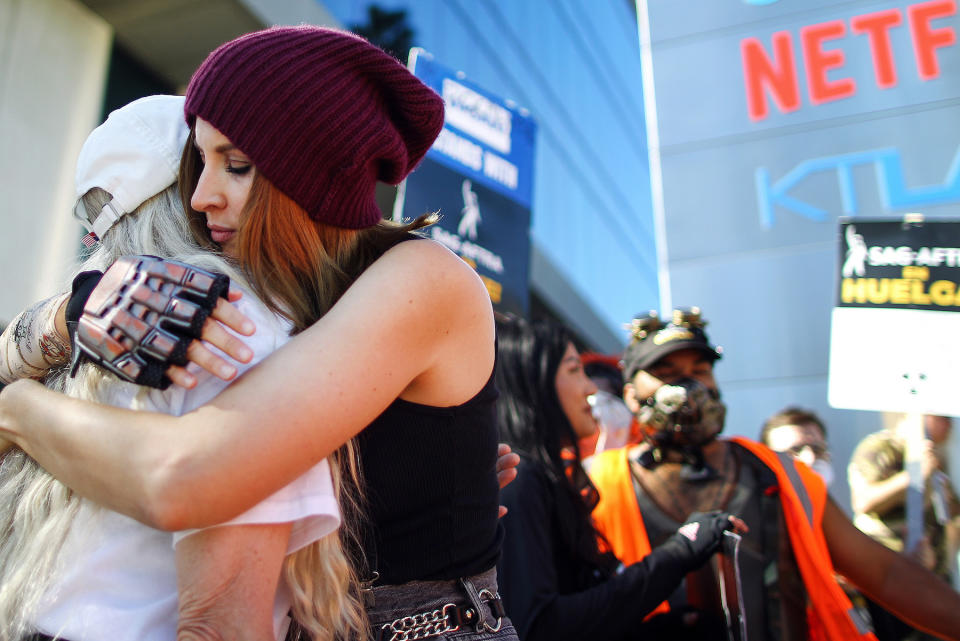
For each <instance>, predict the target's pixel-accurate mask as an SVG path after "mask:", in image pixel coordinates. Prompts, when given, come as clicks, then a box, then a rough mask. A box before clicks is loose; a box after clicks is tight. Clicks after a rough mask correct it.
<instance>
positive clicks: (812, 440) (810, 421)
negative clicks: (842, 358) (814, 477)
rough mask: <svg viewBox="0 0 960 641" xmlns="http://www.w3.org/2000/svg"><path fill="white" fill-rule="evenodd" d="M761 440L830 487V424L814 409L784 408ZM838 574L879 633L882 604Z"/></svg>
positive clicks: (849, 595)
mask: <svg viewBox="0 0 960 641" xmlns="http://www.w3.org/2000/svg"><path fill="white" fill-rule="evenodd" d="M760 442H761V443H763V444H764V445H766V446H767V447H769V448H770V449H771V450H773V451H774V452H783V453H784V454H788V455H790V456H792V457H793V458H794V459H795V460H797V461H801V462H802V463H804V464H805V465H807V467H809V468H810V469H811V470H813V471H814V472H816V473H817V474H818V475H819V476H820V478H821V479H823V484H824V485H826V486H827V488H828V489H829V488H830V485H831V484H832V483H833V479H834V473H833V464H832V462H831V459H832V457H831V454H830V446H829V445H828V444H827V428H826V426H825V425H824V424H823V421H822V420H821V419H820V417H819V416H817V415H816V414H815V413H814V412H812V411H810V410H806V409H803V408H802V407H796V406H789V407H785V408H783V409H782V410H780V411H779V412H777V413H776V414H774V415H773V416H771V417H770V418H768V419H767V420H766V421H765V422H764V424H763V428H762V429H761V430H760ZM836 578H837V581H838V582H839V583H840V586H841V587H842V588H843V591H844V592H845V593H846V595H847V598H848V599H850V602H851V603H852V604H853V605H854V607H855V608H857V611H858V612H859V613H860V615H861V616H862V617H863V618H864V620H865V621H870V623H871V627H872V628H873V629H874V632H875V633H877V629H876V626H874V625H873V619H874V615H873V613H872V607H879V606H875V604H873V605H872V604H871V603H870V601H869V600H868V599H866V598H865V597H864V596H863V595H862V594H860V592H858V591H857V590H856V588H854V587H853V586H852V585H850V583H849V582H848V581H847V580H846V579H844V578H843V577H842V576H839V575H837V577H836ZM881 641H883V639H882V638H881Z"/></svg>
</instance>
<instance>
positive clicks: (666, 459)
mask: <svg viewBox="0 0 960 641" xmlns="http://www.w3.org/2000/svg"><path fill="white" fill-rule="evenodd" d="M705 325H706V323H705V322H704V321H703V319H702V318H701V316H700V313H699V310H698V309H696V308H692V309H690V310H676V311H675V312H674V313H673V317H672V318H671V319H670V321H669V322H666V323H664V322H662V321H661V320H660V319H659V318H658V317H657V315H656V314H654V313H651V314H650V315H647V316H645V317H641V318H638V319H635V320H634V322H633V324H632V328H631V329H632V340H631V342H630V344H629V345H628V347H627V349H626V351H625V352H624V357H623V362H624V400H625V401H626V402H627V404H628V406H629V407H630V408H631V410H632V411H634V412H635V414H636V415H637V420H638V422H640V423H641V426H642V427H643V428H644V430H645V441H644V442H643V443H641V444H640V445H637V446H633V447H629V448H625V449H620V450H610V451H607V452H601V453H600V454H598V455H596V456H595V457H594V460H593V462H592V465H591V468H590V475H591V477H592V479H593V482H594V484H595V485H596V487H597V490H598V491H599V493H600V503H599V504H598V505H597V508H596V509H595V510H594V512H593V517H594V520H595V523H596V525H597V527H598V529H599V530H600V531H601V532H602V533H603V534H604V536H605V537H606V539H607V541H608V542H609V543H610V545H611V546H612V548H613V551H614V553H615V554H616V555H617V556H618V557H619V558H620V560H621V561H623V562H624V563H632V562H635V561H636V560H638V559H640V558H643V556H644V555H646V554H647V553H648V552H649V550H650V549H651V546H653V547H655V546H656V545H657V544H658V543H659V542H660V540H661V539H662V537H664V536H666V535H667V534H668V533H670V532H673V531H675V530H676V528H677V527H678V525H680V524H681V523H683V521H684V520H685V518H686V516H687V515H688V514H690V513H692V512H695V511H707V510H714V509H723V510H725V511H727V512H730V513H732V514H735V515H736V516H739V517H740V518H741V519H743V520H744V521H745V522H746V523H747V525H749V526H750V531H749V532H748V533H747V534H746V535H744V536H743V540H742V543H741V546H740V551H739V564H738V565H739V571H740V579H741V590H742V600H741V604H742V605H743V606H744V607H743V614H744V616H745V619H746V629H747V633H748V634H747V637H748V638H749V639H750V641H766V640H774V639H777V640H782V641H793V640H801V639H802V640H807V639H811V638H815V639H816V638H819V639H824V638H825V639H830V640H836V641H840V640H843V641H847V640H849V639H865V640H871V641H872V640H873V639H875V637H874V636H873V634H872V633H871V632H870V630H869V627H868V626H867V625H866V623H865V622H864V621H863V620H862V619H861V618H860V617H859V615H858V614H857V613H856V612H855V610H854V609H853V608H852V606H851V603H850V600H849V599H848V598H847V597H846V595H845V594H844V592H843V590H842V589H841V588H840V587H839V586H838V585H837V582H836V580H835V579H834V572H835V571H837V572H840V573H841V574H843V575H844V576H846V577H847V578H848V579H849V580H850V581H851V582H852V583H853V584H854V585H856V586H857V587H858V588H860V589H861V590H863V591H864V592H865V593H867V594H868V595H870V596H871V597H872V598H874V599H876V600H878V601H880V602H882V603H884V605H885V606H886V607H888V608H890V609H892V610H895V611H897V612H898V613H900V615H901V616H903V617H906V618H908V619H910V620H911V621H913V622H914V623H915V624H916V625H917V626H919V627H923V628H926V629H929V630H931V631H934V632H936V633H937V634H940V635H941V636H943V637H944V638H945V639H960V611H958V610H957V608H960V596H958V595H957V594H956V593H954V592H952V591H951V590H949V589H948V588H946V586H945V585H944V584H943V583H942V582H939V581H936V580H934V577H933V576H932V575H931V574H930V573H929V572H927V571H925V570H924V569H923V568H922V567H920V566H919V565H917V564H914V563H912V562H910V561H906V560H904V559H903V558H902V557H899V556H898V555H896V554H894V553H892V552H890V551H889V550H887V549H886V548H884V547H883V546H881V545H878V544H876V543H875V542H873V541H872V540H870V539H869V538H868V537H866V536H864V535H863V534H861V533H860V532H859V531H858V530H857V529H856V528H854V527H853V525H852V524H851V523H850V520H849V519H848V518H847V517H846V515H845V514H844V513H843V512H842V511H841V510H840V509H839V508H838V507H837V506H836V505H835V504H834V503H833V501H832V500H830V498H829V497H828V495H827V492H826V488H825V486H824V483H823V481H822V480H821V479H820V477H819V476H818V475H817V474H815V473H814V472H812V471H811V470H810V469H809V468H808V467H806V466H805V465H797V464H795V463H794V461H793V459H792V458H791V457H790V456H789V455H788V454H785V453H776V452H773V451H772V450H770V449H769V448H767V447H765V446H763V445H761V444H759V443H757V442H755V441H751V440H748V439H745V438H740V437H734V438H718V436H719V434H720V433H721V431H722V430H723V428H724V421H725V418H726V407H725V406H724V404H723V402H722V400H721V395H720V389H719V386H718V385H717V382H716V380H715V378H714V372H713V367H714V363H715V362H716V361H717V360H719V359H720V357H721V351H720V349H719V348H717V347H715V346H714V345H712V344H711V343H710V341H709V339H708V337H707V334H706V332H705V330H704V328H705ZM721 601H722V599H721V594H720V588H719V581H718V577H717V574H716V570H715V569H714V567H712V566H711V565H707V566H705V567H704V568H701V569H700V570H698V571H696V572H692V573H690V574H688V575H687V578H686V581H685V582H684V584H683V585H681V587H680V588H679V589H678V590H677V591H676V592H675V593H674V594H673V595H672V596H671V598H670V599H669V600H668V601H666V602H664V603H663V604H661V606H660V607H659V608H658V610H657V611H656V612H655V613H654V615H659V616H662V617H664V619H665V620H666V621H669V622H670V624H671V625H672V626H673V630H671V631H670V632H669V634H668V635H667V636H666V637H665V638H671V639H682V638H685V637H686V638H690V629H691V626H690V624H691V623H695V624H696V627H697V628H700V630H702V629H703V626H702V624H703V623H704V621H706V622H711V625H710V628H711V629H712V630H716V638H726V634H727V631H726V629H727V623H726V622H725V619H724V608H723V607H722V603H721ZM700 634H702V632H701V633H700ZM698 638H703V637H702V636H699V637H698Z"/></svg>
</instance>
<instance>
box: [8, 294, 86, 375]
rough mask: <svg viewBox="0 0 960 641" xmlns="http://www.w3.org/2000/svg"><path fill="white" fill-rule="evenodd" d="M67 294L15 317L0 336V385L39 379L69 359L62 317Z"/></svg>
mask: <svg viewBox="0 0 960 641" xmlns="http://www.w3.org/2000/svg"><path fill="white" fill-rule="evenodd" d="M69 297H70V295H69V294H57V295H56V296H51V297H50V298H47V299H45V300H42V301H40V302H39V303H37V304H35V305H32V306H31V307H29V308H28V309H26V310H24V311H23V312H21V313H20V314H18V315H17V317H16V318H14V319H13V320H12V321H10V324H9V325H7V327H6V329H5V330H4V331H3V334H0V383H12V382H13V381H15V380H19V379H21V378H35V379H42V378H44V377H45V376H46V375H47V372H49V371H50V369H51V368H54V367H58V366H62V365H66V364H67V363H68V362H69V360H70V341H69V339H68V338H67V321H66V317H65V314H64V308H65V307H66V302H67V299H68V298H69Z"/></svg>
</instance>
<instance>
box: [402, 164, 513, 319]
mask: <svg viewBox="0 0 960 641" xmlns="http://www.w3.org/2000/svg"><path fill="white" fill-rule="evenodd" d="M464 179H465V176H464V175H463V174H460V173H458V172H455V171H453V170H451V169H449V168H447V167H446V166H444V165H442V164H440V163H438V162H436V161H434V160H431V159H430V158H426V159H425V160H424V161H423V163H422V164H421V165H420V166H419V167H418V168H417V170H416V171H414V172H413V173H412V174H411V175H410V176H409V177H408V178H407V186H406V195H405V197H404V202H403V217H404V218H415V217H416V216H419V215H421V214H424V213H426V212H430V211H437V210H439V211H440V214H441V218H440V222H439V223H437V224H436V225H435V226H439V227H440V228H442V229H443V230H444V231H446V232H448V233H450V234H453V235H455V236H458V234H457V226H458V225H459V224H460V213H461V210H462V209H463V193H462V191H461V186H462V184H463V181H464ZM472 188H473V191H474V192H475V193H476V194H477V199H478V201H479V206H480V213H481V216H482V219H481V221H480V224H479V226H478V228H477V238H476V239H465V238H461V240H463V241H469V242H471V243H473V244H475V245H479V246H481V247H483V248H485V249H487V250H489V251H491V252H493V253H495V254H498V255H499V256H500V257H501V258H502V259H503V272H502V273H499V274H498V273H495V272H493V271H491V270H489V269H486V268H485V267H484V266H483V265H477V272H479V273H480V275H481V276H484V277H486V278H488V279H491V280H493V281H495V282H497V283H499V284H500V285H502V295H501V299H500V301H499V302H496V301H494V308H495V309H497V310H498V311H501V312H513V313H516V314H521V315H526V313H527V309H528V307H529V270H530V209H529V208H528V207H525V206H523V205H521V204H519V203H518V202H516V201H514V200H512V199H510V198H507V197H506V196H503V195H501V194H499V193H497V192H495V191H493V190H492V189H489V188H487V187H484V186H483V185H480V184H477V183H476V182H474V183H473V187H472ZM425 231H426V233H427V234H428V235H430V234H431V229H430V228H427V229H426V230H425Z"/></svg>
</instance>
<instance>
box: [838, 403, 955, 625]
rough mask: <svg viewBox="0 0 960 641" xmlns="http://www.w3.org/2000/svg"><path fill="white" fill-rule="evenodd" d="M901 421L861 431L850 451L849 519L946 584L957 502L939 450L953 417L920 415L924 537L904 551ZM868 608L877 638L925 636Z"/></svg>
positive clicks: (875, 608) (951, 560)
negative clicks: (882, 428)
mask: <svg viewBox="0 0 960 641" xmlns="http://www.w3.org/2000/svg"><path fill="white" fill-rule="evenodd" d="M907 420H908V417H907V416H905V415H904V416H900V417H898V419H897V420H896V423H895V424H894V426H893V428H892V429H885V430H881V431H879V432H874V433H873V434H869V435H867V436H866V437H864V438H863V439H862V440H861V441H860V443H859V444H857V447H856V448H855V449H854V451H853V455H852V456H851V458H850V464H849V466H848V468H847V479H848V482H849V484H850V499H851V505H852V506H853V512H854V520H853V523H854V525H856V526H857V527H858V528H859V529H860V530H861V531H862V532H864V533H865V534H867V535H868V536H870V537H871V538H873V539H874V540H876V541H879V542H880V543H882V544H883V545H885V546H886V547H888V548H890V549H891V550H893V551H895V552H898V553H902V554H907V555H908V556H910V557H911V558H914V559H916V560H917V561H918V562H919V563H921V564H922V565H923V566H924V567H925V568H927V569H928V570H930V571H932V572H933V573H935V574H936V575H937V576H938V577H940V579H941V580H943V581H944V582H949V581H951V579H952V577H951V574H952V571H953V564H954V563H955V562H956V547H955V545H954V543H955V541H956V533H957V529H958V515H960V503H958V499H957V495H956V492H955V490H954V488H953V485H952V483H951V482H950V479H949V476H948V474H947V464H946V452H945V445H946V443H947V442H948V440H949V438H950V433H951V431H952V428H953V420H952V419H951V418H950V417H948V416H933V415H925V416H924V417H923V435H924V438H923V442H922V443H921V447H922V454H921V472H922V474H923V478H924V484H925V492H924V511H923V525H924V527H923V532H924V535H923V537H922V538H921V540H920V541H919V543H918V545H917V547H916V548H915V549H914V550H905V549H904V542H905V539H906V529H907V518H906V495H907V486H908V484H909V481H910V479H909V474H908V473H907V471H906V469H905V460H906V450H907V439H908V424H907ZM870 611H871V615H872V616H873V618H874V622H875V626H876V628H877V633H878V636H879V637H881V639H882V641H901V640H903V639H911V640H912V639H927V638H930V637H928V636H926V635H924V634H923V633H922V632H919V631H917V630H915V629H913V627H912V626H910V625H909V624H908V623H905V622H904V621H902V620H901V619H899V618H898V617H896V616H895V615H893V614H891V613H889V612H886V611H885V610H883V609H882V608H881V607H880V606H879V605H878V604H876V603H872V602H871V604H870Z"/></svg>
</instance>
